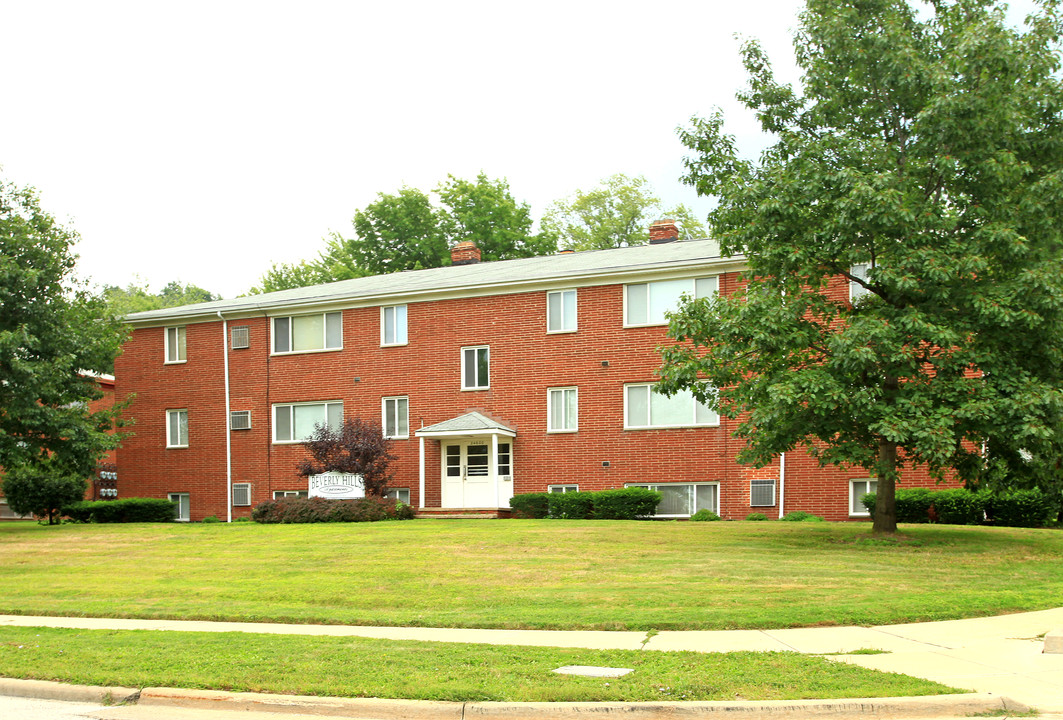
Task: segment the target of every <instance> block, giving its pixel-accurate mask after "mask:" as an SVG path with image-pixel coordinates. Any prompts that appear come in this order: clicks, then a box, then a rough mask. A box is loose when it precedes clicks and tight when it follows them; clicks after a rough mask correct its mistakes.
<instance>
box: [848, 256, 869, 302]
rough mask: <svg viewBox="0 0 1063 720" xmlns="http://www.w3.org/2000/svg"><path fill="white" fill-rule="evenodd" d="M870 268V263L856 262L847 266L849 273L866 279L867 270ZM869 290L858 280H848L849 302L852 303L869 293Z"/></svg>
mask: <svg viewBox="0 0 1063 720" xmlns="http://www.w3.org/2000/svg"><path fill="white" fill-rule="evenodd" d="M870 269H871V263H856V264H855V265H853V266H852V267H850V268H849V273H850V274H851V275H853V276H854V277H858V278H860V279H861V280H864V281H866V280H867V272H868V270H870ZM870 294H871V291H870V290H868V289H867V288H866V287H864V286H863V285H861V284H860V283H858V282H854V281H853V280H850V281H849V302H850V303H854V302H856V301H857V300H859V299H860V298H862V297H864V296H865V295H870Z"/></svg>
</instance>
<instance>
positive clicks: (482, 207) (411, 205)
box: [251, 173, 557, 293]
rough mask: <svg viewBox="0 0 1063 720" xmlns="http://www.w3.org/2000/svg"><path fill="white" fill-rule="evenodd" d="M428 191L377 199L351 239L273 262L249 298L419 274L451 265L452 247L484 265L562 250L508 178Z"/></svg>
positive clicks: (361, 213) (452, 180) (451, 180)
mask: <svg viewBox="0 0 1063 720" xmlns="http://www.w3.org/2000/svg"><path fill="white" fill-rule="evenodd" d="M435 193H436V195H438V197H439V203H438V204H436V203H433V202H432V198H431V196H430V195H429V194H428V193H425V192H423V191H421V190H418V189H416V188H408V187H404V188H402V189H400V190H399V191H398V192H397V193H394V194H390V193H380V194H378V195H377V199H376V200H374V201H373V202H372V203H370V204H369V205H367V206H366V207H365V208H363V209H361V210H358V211H357V212H356V213H355V214H354V220H353V225H354V237H353V238H344V237H342V236H340V235H339V234H337V233H333V234H332V236H331V237H330V238H329V239H328V240H327V241H326V245H325V248H324V250H322V251H321V252H320V253H319V255H318V257H317V258H315V259H313V260H308V261H303V262H300V263H297V264H292V265H289V264H284V263H280V264H274V265H273V267H272V268H271V269H270V271H269V272H268V273H266V275H264V276H263V277H262V279H261V281H260V283H259V285H258V287H255V288H253V289H252V290H251V292H252V293H259V292H271V291H273V290H287V289H289V288H295V287H304V286H306V285H317V284H319V283H326V282H334V281H336V280H347V279H349V278H355V277H362V276H364V275H382V274H385V273H391V272H399V271H402V270H420V269H425V268H434V267H442V266H444V265H449V264H450V248H451V247H452V246H453V245H455V244H457V243H459V242H461V241H462V240H472V241H474V242H475V243H476V245H477V246H478V247H479V248H480V252H481V257H482V259H483V260H485V261H488V260H509V259H512V258H522V257H531V256H533V255H544V254H548V253H552V252H555V251H556V250H557V240H556V236H555V235H554V234H553V233H551V232H549V231H544V232H539V233H533V232H532V226H533V221H532V218H531V209H530V208H529V206H528V204H527V203H521V202H518V201H517V200H516V199H515V198H514V197H513V193H512V192H511V191H510V189H509V183H508V182H506V180H504V179H503V180H492V179H490V178H488V177H487V176H486V175H484V174H483V173H480V174H479V175H478V176H477V178H476V180H463V179H460V178H456V177H454V176H453V175H451V176H448V179H447V180H446V182H443V183H441V184H440V185H439V187H437V188H436V190H435Z"/></svg>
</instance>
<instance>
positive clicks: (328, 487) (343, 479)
mask: <svg viewBox="0 0 1063 720" xmlns="http://www.w3.org/2000/svg"><path fill="white" fill-rule="evenodd" d="M310 497H323V498H330V499H332V500H350V499H351V498H360V497H365V483H364V482H363V481H362V476H361V475H345V474H342V473H323V474H321V475H311V476H310Z"/></svg>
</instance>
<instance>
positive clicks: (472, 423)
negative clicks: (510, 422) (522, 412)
mask: <svg viewBox="0 0 1063 720" xmlns="http://www.w3.org/2000/svg"><path fill="white" fill-rule="evenodd" d="M414 434H415V435H416V436H417V437H429V438H433V437H436V438H440V437H462V436H471V435H505V436H507V437H516V436H517V431H516V430H514V429H513V428H510V427H506V426H505V425H503V424H502V423H500V422H498V421H497V420H492V419H491V418H489V417H487V416H486V415H482V414H480V413H478V412H470V413H465V414H464V415H459V416H458V417H455V418H451V419H450V420H444V421H443V422H439V423H436V424H435V425H429V426H428V427H423V428H421V429H420V430H417V431H416V432H415V433H414Z"/></svg>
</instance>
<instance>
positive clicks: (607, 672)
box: [554, 665, 634, 677]
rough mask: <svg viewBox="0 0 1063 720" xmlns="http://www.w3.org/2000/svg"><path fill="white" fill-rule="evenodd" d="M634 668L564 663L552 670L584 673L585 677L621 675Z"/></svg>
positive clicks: (563, 673)
mask: <svg viewBox="0 0 1063 720" xmlns="http://www.w3.org/2000/svg"><path fill="white" fill-rule="evenodd" d="M633 670H634V668H611V667H596V666H594V665H566V666H565V667H559V668H558V669H557V670H554V672H555V673H558V674H560V675H586V676H587V677H622V676H624V675H627V674H628V673H629V672H632V671H633Z"/></svg>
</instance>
